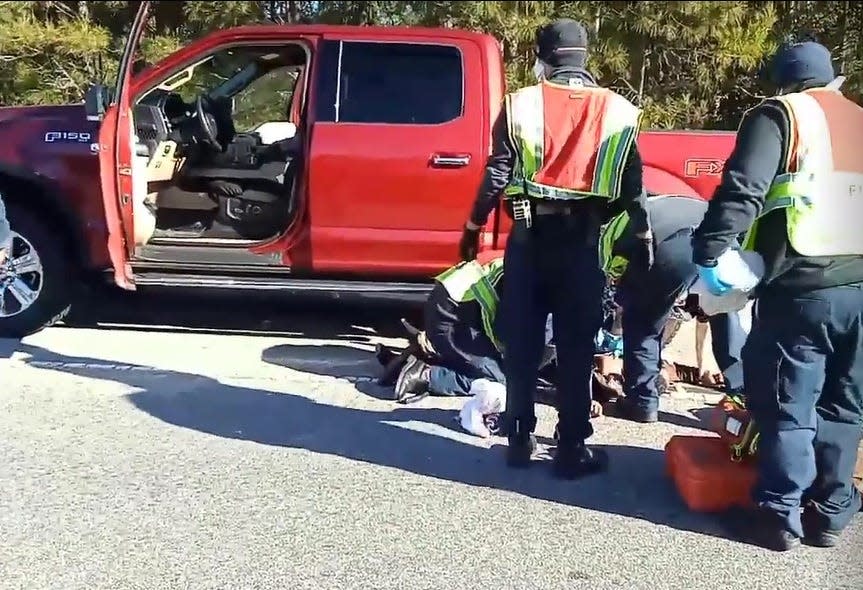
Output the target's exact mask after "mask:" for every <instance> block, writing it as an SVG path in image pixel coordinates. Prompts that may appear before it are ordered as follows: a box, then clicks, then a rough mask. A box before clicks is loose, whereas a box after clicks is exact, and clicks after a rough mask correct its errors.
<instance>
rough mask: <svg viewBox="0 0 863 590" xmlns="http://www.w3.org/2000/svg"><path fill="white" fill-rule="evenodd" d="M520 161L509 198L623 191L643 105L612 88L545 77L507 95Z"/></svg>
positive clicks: (569, 196) (609, 195)
mask: <svg viewBox="0 0 863 590" xmlns="http://www.w3.org/2000/svg"><path fill="white" fill-rule="evenodd" d="M504 106H505V108H506V114H507V119H508V121H509V136H510V140H511V142H512V144H513V146H514V147H515V148H516V153H517V157H518V162H517V164H516V167H515V171H514V173H513V178H512V181H511V182H510V184H509V186H508V187H507V189H506V193H505V194H506V196H507V197H508V198H519V197H525V196H526V197H531V198H539V199H583V198H588V197H604V198H607V199H610V200H613V199H616V198H617V197H618V196H619V195H620V180H621V176H622V175H623V169H624V166H625V165H626V159H627V156H628V155H629V151H630V149H632V146H633V143H634V142H635V140H636V137H637V135H638V130H639V126H640V124H641V111H640V110H639V109H638V108H637V107H635V106H634V105H633V104H632V103H630V102H629V101H628V100H626V99H625V98H623V97H622V96H620V95H619V94H617V93H615V92H613V91H611V90H608V89H607V88H594V87H587V86H572V85H570V86H567V85H561V84H554V83H551V82H546V81H543V82H540V83H539V84H536V85H534V86H528V87H527V88H522V89H521V90H518V91H517V92H513V93H511V94H508V95H507V96H506V98H505V100H504Z"/></svg>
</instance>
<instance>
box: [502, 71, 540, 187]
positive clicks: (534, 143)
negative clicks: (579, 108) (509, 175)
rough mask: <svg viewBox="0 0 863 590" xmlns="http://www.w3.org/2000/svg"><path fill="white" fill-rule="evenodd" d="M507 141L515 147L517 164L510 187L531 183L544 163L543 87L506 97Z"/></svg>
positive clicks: (531, 87) (534, 87)
mask: <svg viewBox="0 0 863 590" xmlns="http://www.w3.org/2000/svg"><path fill="white" fill-rule="evenodd" d="M506 103H507V105H508V108H507V116H508V122H509V134H510V140H511V141H512V143H513V146H514V147H515V148H516V155H517V156H518V163H517V165H516V167H515V170H514V173H513V181H512V183H511V185H512V186H514V187H515V186H519V185H520V184H521V183H522V182H523V181H525V180H531V179H532V178H533V175H534V174H536V172H537V171H538V170H539V169H540V167H541V166H542V161H543V148H544V141H545V123H544V110H543V104H542V86H539V85H537V86H528V87H527V88H522V89H521V90H519V91H517V92H514V93H512V94H509V95H507V99H506Z"/></svg>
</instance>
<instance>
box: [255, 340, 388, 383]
mask: <svg viewBox="0 0 863 590" xmlns="http://www.w3.org/2000/svg"><path fill="white" fill-rule="evenodd" d="M261 360H262V361H264V362H265V363H270V364H273V365H278V366H280V367H287V368H289V369H293V370H295V371H303V372H305V373H311V374H313V375H323V376H327V377H343V378H348V379H350V378H352V377H353V378H356V377H367V376H369V375H375V374H377V372H378V371H380V369H381V366H380V364H379V363H378V361H377V359H375V355H374V351H373V349H371V348H355V347H352V346H345V345H341V344H324V345H314V344H278V345H276V346H271V347H269V348H267V349H265V350H264V351H263V352H262V353H261Z"/></svg>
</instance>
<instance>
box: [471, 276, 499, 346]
mask: <svg viewBox="0 0 863 590" xmlns="http://www.w3.org/2000/svg"><path fill="white" fill-rule="evenodd" d="M471 292H472V293H473V296H474V299H476V301H477V303H478V304H479V307H480V313H481V316H482V325H483V331H484V332H485V334H486V336H488V338H489V340H491V341H492V343H493V344H494V346H495V348H497V349H498V350H500V343H499V342H498V341H497V338H496V337H495V335H494V318H495V314H496V313H497V305H498V297H497V292H496V291H495V290H494V286H493V285H492V283H491V281H490V280H489V278H488V277H483V278H482V280H480V281H477V282H476V283H475V284H474V285H473V286H472V287H471Z"/></svg>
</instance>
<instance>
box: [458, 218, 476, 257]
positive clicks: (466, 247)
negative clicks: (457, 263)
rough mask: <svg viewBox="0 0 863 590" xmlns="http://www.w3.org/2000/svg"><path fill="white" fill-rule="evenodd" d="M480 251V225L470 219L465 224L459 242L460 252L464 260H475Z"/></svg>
mask: <svg viewBox="0 0 863 590" xmlns="http://www.w3.org/2000/svg"><path fill="white" fill-rule="evenodd" d="M477 252H479V226H478V225H474V224H473V223H471V222H470V221H468V222H467V223H466V224H465V225H464V230H463V231H462V234H461V241H460V242H459V243H458V253H459V256H461V259H462V260H466V261H467V260H475V259H476V255H477Z"/></svg>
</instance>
